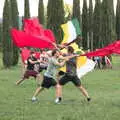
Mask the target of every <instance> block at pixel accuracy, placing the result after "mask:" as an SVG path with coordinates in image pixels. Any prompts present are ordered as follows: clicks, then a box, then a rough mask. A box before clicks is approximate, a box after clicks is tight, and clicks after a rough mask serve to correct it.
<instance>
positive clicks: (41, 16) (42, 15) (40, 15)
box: [38, 0, 45, 25]
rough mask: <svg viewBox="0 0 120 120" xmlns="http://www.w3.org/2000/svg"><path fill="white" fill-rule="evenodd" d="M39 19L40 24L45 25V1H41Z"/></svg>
mask: <svg viewBox="0 0 120 120" xmlns="http://www.w3.org/2000/svg"><path fill="white" fill-rule="evenodd" d="M38 18H39V21H40V23H41V24H43V25H44V22H45V18H44V5H43V0H39V6H38Z"/></svg>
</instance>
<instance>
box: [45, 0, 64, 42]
mask: <svg viewBox="0 0 120 120" xmlns="http://www.w3.org/2000/svg"><path fill="white" fill-rule="evenodd" d="M64 15H65V14H64V4H63V0H48V6H47V28H49V29H51V30H52V31H53V32H54V34H55V37H56V40H57V43H60V42H61V40H62V38H63V32H62V29H61V27H60V26H61V24H63V23H64Z"/></svg>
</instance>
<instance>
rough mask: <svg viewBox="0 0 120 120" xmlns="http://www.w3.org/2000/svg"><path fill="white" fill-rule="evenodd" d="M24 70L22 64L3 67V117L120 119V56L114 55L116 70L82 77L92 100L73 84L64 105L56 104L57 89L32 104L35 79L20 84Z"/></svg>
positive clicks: (0, 86)
mask: <svg viewBox="0 0 120 120" xmlns="http://www.w3.org/2000/svg"><path fill="white" fill-rule="evenodd" d="M0 66H1V65H0ZM20 70H21V68H20V66H18V67H15V68H12V69H11V70H8V69H7V70H5V69H3V68H1V69H0V120H120V56H119V57H117V56H116V57H113V69H112V70H111V69H109V70H94V71H93V72H91V73H89V74H88V75H86V76H85V77H84V78H82V83H83V85H84V86H85V88H86V89H87V90H88V92H89V94H90V96H91V97H92V101H91V102H90V103H88V102H87V101H86V99H85V98H84V97H83V96H82V94H81V93H80V91H79V90H78V89H76V88H75V87H74V86H73V85H72V84H71V83H69V84H68V85H66V86H65V87H64V89H63V96H64V98H63V102H62V103H61V104H59V105H56V104H54V99H55V91H54V88H51V89H49V90H46V91H44V92H43V93H42V94H41V95H39V96H38V99H39V101H38V102H36V103H32V102H31V97H32V95H33V92H34V90H35V88H36V83H35V80H34V79H30V80H28V81H25V82H24V84H21V85H20V86H16V85H15V81H16V80H18V79H19V78H20V76H21V72H20Z"/></svg>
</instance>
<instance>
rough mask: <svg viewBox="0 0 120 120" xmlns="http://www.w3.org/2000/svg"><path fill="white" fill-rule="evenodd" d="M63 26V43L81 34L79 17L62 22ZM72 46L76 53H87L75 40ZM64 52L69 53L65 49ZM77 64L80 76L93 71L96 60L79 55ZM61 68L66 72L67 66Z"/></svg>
mask: <svg viewBox="0 0 120 120" xmlns="http://www.w3.org/2000/svg"><path fill="white" fill-rule="evenodd" d="M61 28H62V29H63V32H64V38H63V41H62V42H61V44H68V43H71V42H72V41H74V40H75V39H76V38H77V36H78V35H81V30H80V25H79V22H78V20H77V19H72V20H70V21H68V22H67V23H66V24H62V25H61ZM70 46H72V47H73V48H74V52H75V53H77V52H80V53H81V54H85V52H84V51H83V50H81V49H80V48H79V47H78V45H77V44H76V43H75V42H73V43H71V44H70ZM62 52H63V53H67V50H66V49H63V50H62ZM76 64H77V76H78V77H79V78H81V77H83V76H84V75H85V74H87V73H88V72H90V71H92V70H93V69H94V67H95V62H93V60H90V59H88V58H87V57H86V56H80V57H77V60H76ZM60 70H61V71H64V72H66V66H64V67H62V68H60Z"/></svg>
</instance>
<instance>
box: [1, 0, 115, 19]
mask: <svg viewBox="0 0 120 120" xmlns="http://www.w3.org/2000/svg"><path fill="white" fill-rule="evenodd" d="M4 1H5V0H0V18H1V17H2V12H3V6H4ZM29 1H30V14H31V16H37V15H38V1H39V0H29ZM43 1H44V4H45V5H47V1H48V0H43ZM64 1H65V3H67V4H70V5H71V4H72V2H73V0H64ZM87 1H88V0H87ZM94 1H95V0H93V2H94ZM113 1H114V8H115V6H116V1H117V0H113ZM17 2H18V11H19V15H20V16H23V15H24V0H17ZM80 4H81V6H82V4H83V0H80ZM81 8H82V7H81Z"/></svg>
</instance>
